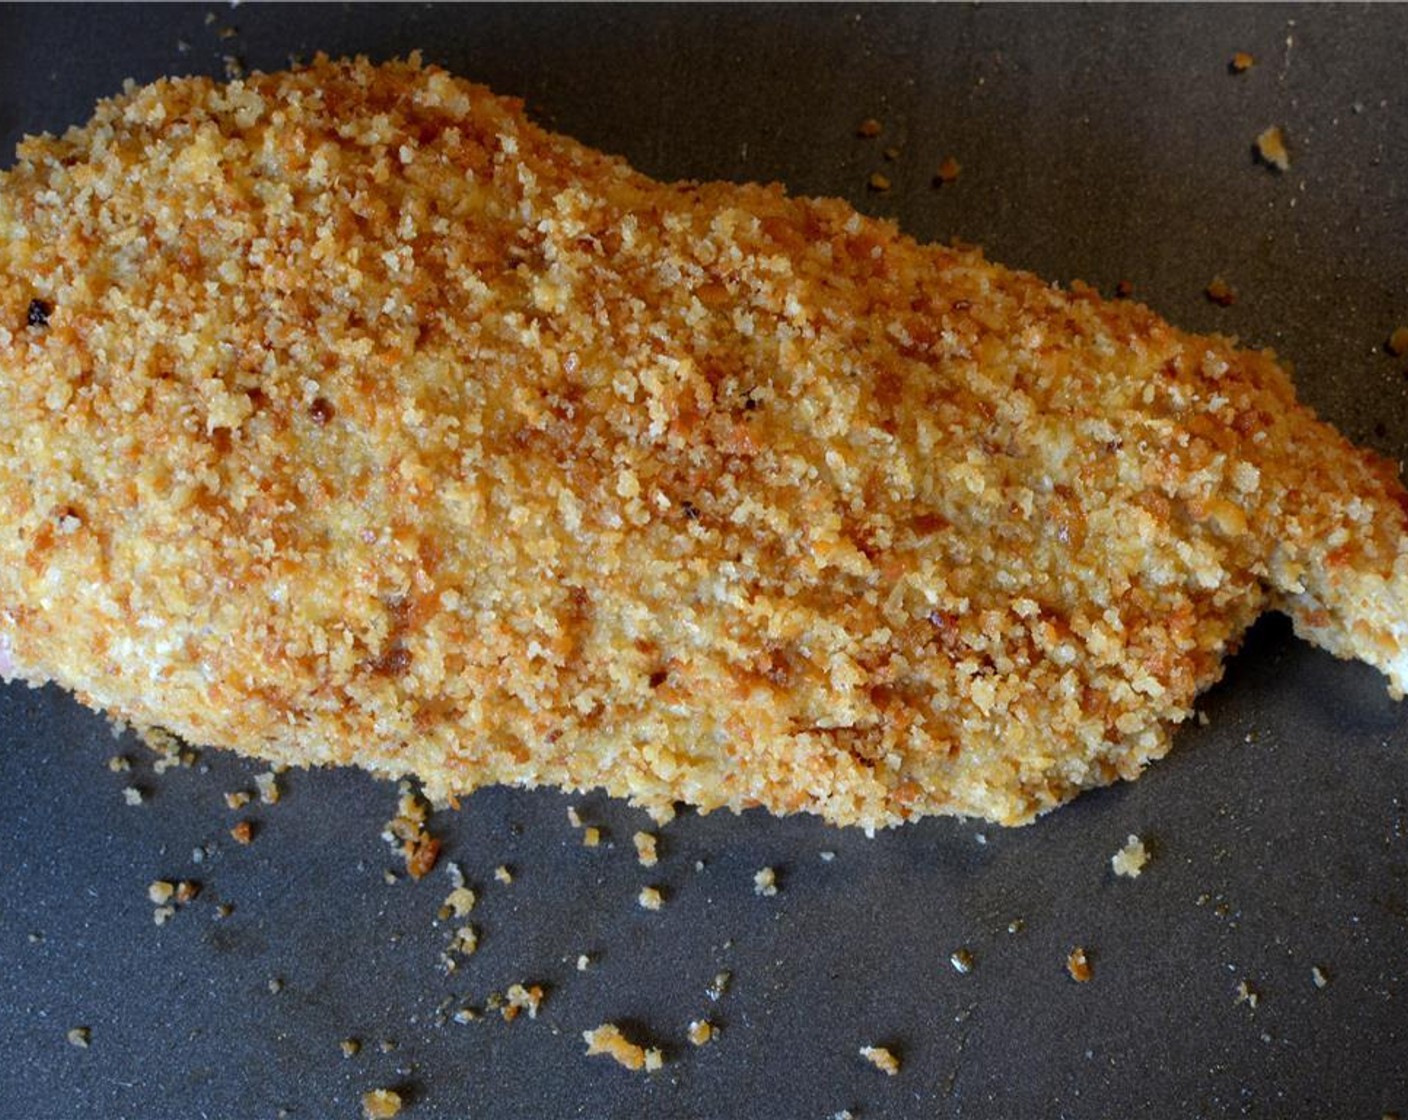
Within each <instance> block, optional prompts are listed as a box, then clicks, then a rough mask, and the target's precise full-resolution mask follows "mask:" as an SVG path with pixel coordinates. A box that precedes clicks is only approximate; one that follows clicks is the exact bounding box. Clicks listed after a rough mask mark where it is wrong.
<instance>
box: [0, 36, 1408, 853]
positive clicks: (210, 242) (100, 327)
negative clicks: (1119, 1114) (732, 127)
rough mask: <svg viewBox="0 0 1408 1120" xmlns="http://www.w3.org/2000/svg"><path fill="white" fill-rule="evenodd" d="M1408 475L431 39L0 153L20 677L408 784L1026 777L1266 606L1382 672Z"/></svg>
mask: <svg viewBox="0 0 1408 1120" xmlns="http://www.w3.org/2000/svg"><path fill="white" fill-rule="evenodd" d="M36 307H37V308H38V310H37V311H36V310H35V309H36ZM1403 499H1404V492H1403V490H1402V488H1401V487H1400V485H1399V483H1398V481H1397V479H1396V477H1395V471H1394V468H1393V467H1392V466H1391V465H1390V464H1388V463H1387V462H1385V461H1382V460H1380V459H1377V458H1376V457H1374V456H1373V455H1371V454H1369V453H1366V452H1360V451H1356V450H1355V449H1353V448H1352V447H1351V446H1350V445H1349V444H1348V443H1347V442H1346V441H1345V440H1344V439H1342V438H1341V437H1340V436H1339V435H1337V434H1336V433H1335V432H1334V431H1333V430H1332V429H1330V428H1329V427H1328V426H1326V425H1324V424H1321V423H1319V422H1317V421H1316V420H1315V418H1314V417H1313V415H1312V414H1311V413H1310V412H1309V410H1307V409H1305V408H1303V407H1301V406H1299V405H1298V404H1297V403H1296V401H1295V399H1294V395H1293V392H1292V388H1291V383H1290V381H1289V379H1288V378H1287V376H1286V375H1285V373H1284V372H1283V371H1282V370H1281V369H1280V367H1278V366H1277V365H1276V363H1275V361H1274V360H1273V358H1272V357H1271V355H1269V354H1267V353H1253V352H1247V351H1240V350H1237V349H1235V348H1234V347H1233V346H1232V345H1231V344H1230V343H1228V342H1226V341H1223V340H1220V339H1217V338H1202V337H1196V336H1192V335H1188V334H1184V333H1182V332H1179V331H1177V330H1175V329H1173V328H1172V327H1170V326H1168V325H1167V324H1166V323H1164V322H1163V321H1162V320H1160V319H1159V318H1158V317H1157V316H1155V315H1154V314H1153V313H1151V312H1150V311H1149V310H1147V309H1146V308H1144V307H1142V306H1139V305H1138V304H1135V303H1131V302H1129V301H1119V302H1105V301H1102V300H1101V299H1099V298H1098V296H1097V295H1096V294H1095V293H1093V292H1092V291H1090V290H1089V289H1081V290H1078V291H1074V292H1065V291H1061V290H1060V289H1058V288H1056V287H1053V286H1051V285H1049V284H1046V283H1044V282H1043V281H1041V280H1039V279H1038V278H1036V277H1034V276H1030V275H1027V274H1024V273H1020V272H1013V271H1009V270H1007V269H1004V268H1001V267H998V266H995V265H992V264H989V263H988V262H986V261H985V260H983V258H982V256H981V255H980V254H979V253H978V252H976V251H973V250H970V249H954V248H944V247H940V246H932V245H919V244H916V243H915V242H914V241H912V240H910V239H909V238H906V237H904V236H902V235H901V234H900V233H899V232H898V231H897V229H896V228H895V227H894V226H893V225H892V224H890V223H887V222H882V221H875V220H871V219H867V218H864V217H862V216H860V215H859V214H857V213H856V212H855V211H854V210H853V209H852V208H851V207H849V206H847V205H846V204H844V203H842V202H839V201H834V200H809V199H794V198H789V197H788V196H787V195H786V194H785V193H784V192H783V191H782V190H781V189H780V188H778V187H763V186H739V185H733V184H725V183H706V184H695V183H678V184H661V183H657V182H654V181H652V180H650V179H647V178H645V177H644V176H641V175H639V174H637V173H635V172H633V171H632V170H631V169H630V168H629V167H627V166H626V165H625V164H623V163H622V162H620V161H619V160H616V159H612V158H610V157H608V156H605V155H602V154H600V153H598V152H595V151H592V150H590V149H588V148H585V147H583V146H582V145H580V144H577V143H575V142H573V141H571V140H569V139H566V138H563V137H560V136H554V135H552V134H550V133H547V132H545V131H543V130H542V129H540V128H538V127H537V126H535V125H533V124H531V123H530V122H529V121H528V120H527V119H526V117H525V116H524V114H523V112H522V110H521V107H520V106H519V105H518V103H516V102H514V101H510V100H506V99H502V98H498V97H495V96H493V95H492V94H491V93H490V92H489V91H488V90H486V89H484V88H482V87H480V86H476V85H472V84H470V83H468V82H464V81H460V80H458V79H456V78H453V77H451V76H450V75H449V74H447V73H445V72H444V71H442V70H438V69H435V68H423V67H421V65H420V64H419V62H418V61H416V60H414V59H413V60H412V61H411V62H409V63H394V64H389V65H385V66H372V65H370V64H368V63H366V62H362V61H358V62H349V63H336V62H329V61H327V60H323V59H320V60H318V61H317V62H316V63H315V64H314V65H312V66H311V67H309V68H307V69H304V70H299V71H295V72H291V73H279V74H270V75H261V74H254V75H251V76H249V77H248V78H247V79H244V80H241V81H234V82H231V83H229V84H228V85H220V84H216V83H213V82H211V81H208V80H205V79H181V80H171V81H162V82H158V83H156V84H154V85H151V86H147V87H143V88H135V87H133V88H130V89H129V90H128V91H127V92H125V93H124V94H123V95H122V96H120V97H118V98H116V99H114V100H111V101H107V102H104V103H102V104H101V105H100V106H99V107H98V110H97V113H96V116H95V117H94V119H93V121H92V122H91V123H89V124H88V125H87V126H86V127H84V128H81V129H76V130H73V131H70V132H69V133H68V134H66V135H65V136H64V137H63V138H60V139H54V138H52V137H41V138H38V139H32V140H28V141H26V142H25V143H24V144H23V145H22V147H21V149H20V158H19V162H18V164H17V165H16V166H15V167H14V169H13V170H11V171H10V172H7V173H6V174H5V175H4V177H3V180H0V650H2V651H3V659H0V660H2V661H3V663H0V669H3V670H4V675H5V676H6V677H15V676H18V677H22V678H23V679H26V680H29V681H31V682H40V681H46V680H54V681H58V682H60V683H61V684H63V685H64V686H65V687H67V688H69V689H71V690H73V691H74V692H75V693H76V694H77V695H78V696H79V697H80V698H81V699H82V700H83V701H84V702H85V703H88V704H90V705H92V706H95V707H98V708H102V709H105V710H107V711H109V712H111V713H113V714H114V715H116V716H119V717H121V718H123V719H125V720H128V721H130V722H131V723H133V724H135V725H138V726H161V727H165V728H168V729H170V730H171V731H173V732H175V733H177V734H179V735H180V736H182V737H183V738H185V739H186V740H188V741H191V742H195V743H204V744H215V745H221V746H227V747H233V748H236V749H238V750H241V751H244V752H247V753H251V754H256V755H260V756H263V757H265V758H267V759H269V760H271V761H274V762H278V763H294V764H318V763H358V764H361V765H363V766H367V767H369V768H371V769H373V770H375V771H377V772H380V773H383V774H396V775H400V774H412V773H414V774H417V775H419V776H420V778H421V779H422V780H423V781H424V783H425V787H426V789H427V791H428V793H429V794H430V795H431V796H432V797H433V798H435V799H443V798H447V797H448V796H450V795H452V794H455V793H459V792H465V791H468V790H471V789H474V788H475V787H477V786H481V785H483V784H485V783H489V782H511V783H517V784H521V785H537V784H553V785H559V786H563V787H565V788H568V789H576V790H581V789H587V788H590V787H603V788H605V789H607V790H609V791H611V792H612V793H615V794H618V795H624V796H629V797H631V798H633V799H634V800H635V801H636V802H638V803H642V804H645V805H647V806H653V807H657V808H661V807H666V806H668V805H669V804H670V803H671V802H672V801H673V800H674V799H681V800H685V801H688V802H692V803H693V804H695V805H698V806H700V807H701V808H703V809H706V810H707V809H713V808H717V807H721V806H727V807H730V808H734V809H738V808H743V807H746V806H751V805H764V806H767V807H768V808H770V809H772V810H773V811H775V812H780V813H785V812H794V811H809V812H815V813H819V814H821V815H823V816H824V817H826V818H827V819H829V820H831V821H834V822H838V823H845V824H861V825H864V826H867V827H875V826H885V825H892V824H895V823H898V822H900V821H903V820H906V819H909V818H911V817H915V816H922V815H925V814H931V813H962V814H973V815H977V816H981V817H989V818H992V819H995V820H998V821H1003V822H1007V823H1018V822H1023V821H1027V820H1030V819H1031V818H1032V817H1033V816H1034V815H1035V814H1037V813H1039V812H1041V811H1043V810H1045V809H1048V808H1050V807H1052V806H1053V805H1056V804H1058V803H1060V802H1062V801H1064V800H1066V799H1067V798H1069V797H1071V796H1072V795H1074V794H1075V793H1076V792H1078V791H1079V790H1081V789H1084V788H1086V787H1089V786H1095V785H1101V784H1104V783H1107V782H1111V781H1114V780H1115V779H1117V778H1120V777H1125V778H1131V777H1134V776H1135V775H1137V774H1138V773H1139V772H1140V770H1141V768H1142V767H1143V766H1144V764H1145V763H1146V762H1147V761H1149V760H1150V759H1152V758H1156V757H1158V756H1160V755H1162V754H1163V753H1164V752H1165V751H1166V750H1167V749H1168V745H1169V734H1170V728H1171V726H1172V725H1174V724H1176V723H1178V722H1180V721H1181V720H1183V719H1185V718H1187V717H1188V716H1189V715H1190V714H1191V711H1192V704H1193V700H1194V697H1195V696H1196V695H1197V693H1198V692H1199V690H1200V689H1202V688H1205V687H1206V686H1207V685H1209V684H1210V683H1212V682H1213V681H1214V680H1216V679H1217V677H1218V676H1219V674H1220V671H1221V670H1220V664H1221V660H1222V658H1223V656H1224V655H1225V654H1226V653H1227V652H1228V651H1229V650H1230V649H1231V648H1232V647H1233V646H1234V645H1235V644H1236V642H1237V641H1238V639H1239V637H1240V636H1241V634H1242V632H1243V631H1244V630H1245V629H1246V627H1247V626H1248V625H1249V624H1250V623H1251V621H1252V620H1253V619H1254V618H1255V617H1256V616H1257V615H1258V614H1259V613H1260V612H1262V611H1263V610H1265V609H1267V608H1268V607H1274V606H1279V607H1282V608H1284V609H1287V610H1288V611H1289V612H1290V613H1291V615H1292V617H1293V618H1294V619H1295V622H1296V626H1297V628H1298V629H1299V631H1300V632H1301V633H1302V634H1304V635H1306V636H1308V637H1309V638H1311V639H1312V640H1314V641H1316V642H1318V643H1320V644H1322V645H1324V646H1326V647H1327V648H1329V649H1331V650H1333V651H1334V652H1336V653H1338V654H1341V655H1346V656H1358V657H1363V658H1365V659H1366V660H1369V661H1370V662H1372V663H1373V664H1375V665H1378V666H1379V667H1380V668H1381V669H1383V670H1384V671H1385V672H1387V673H1388V674H1389V676H1390V678H1391V681H1392V685H1393V687H1394V689H1395V691H1401V690H1402V689H1403V687H1404V686H1405V684H1408V659H1405V654H1404V643H1405V641H1408V632H1405V611H1404V603H1405V589H1408V555H1405V551H1404V532H1403V530H1404V520H1405V518H1404V512H1403V506H1402V501H1403Z"/></svg>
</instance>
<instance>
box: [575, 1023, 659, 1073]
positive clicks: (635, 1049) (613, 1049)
mask: <svg viewBox="0 0 1408 1120" xmlns="http://www.w3.org/2000/svg"><path fill="white" fill-rule="evenodd" d="M582 1041H583V1042H585V1043H586V1044H587V1057H589V1058H590V1057H593V1056H595V1055H597V1054H606V1055H607V1056H609V1057H611V1058H614V1059H616V1061H617V1062H618V1063H619V1064H621V1065H623V1066H625V1067H626V1068H627V1069H634V1070H638V1069H646V1070H657V1069H659V1068H660V1066H661V1064H662V1062H663V1055H662V1054H661V1053H660V1051H659V1050H656V1049H650V1050H647V1049H646V1048H645V1047H643V1046H638V1045H637V1044H636V1043H634V1042H631V1041H630V1040H629V1039H627V1038H626V1036H625V1035H623V1034H622V1033H621V1029H620V1028H619V1027H617V1026H616V1024H615V1023H603V1024H602V1025H601V1026H599V1027H597V1028H595V1029H594V1030H590V1031H583V1032H582Z"/></svg>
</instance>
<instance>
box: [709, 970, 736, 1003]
mask: <svg viewBox="0 0 1408 1120" xmlns="http://www.w3.org/2000/svg"><path fill="white" fill-rule="evenodd" d="M732 980H733V973H731V972H720V973H718V974H717V975H716V976H715V977H714V979H713V980H711V981H710V982H709V986H708V987H707V988H705V989H704V994H705V995H706V996H708V997H709V998H710V999H711V1000H713V1001H714V1002H715V1003H718V1002H719V1000H720V999H722V998H723V994H724V993H725V992H726V991H728V986H729V983H730V982H731V981H732Z"/></svg>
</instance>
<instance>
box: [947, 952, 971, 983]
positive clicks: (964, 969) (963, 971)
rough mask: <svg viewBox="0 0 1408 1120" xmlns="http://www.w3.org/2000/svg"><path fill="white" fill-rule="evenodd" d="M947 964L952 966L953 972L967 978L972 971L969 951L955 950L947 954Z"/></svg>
mask: <svg viewBox="0 0 1408 1120" xmlns="http://www.w3.org/2000/svg"><path fill="white" fill-rule="evenodd" d="M948 963H949V964H951V965H953V971H954V972H957V973H959V974H960V975H963V976H967V975H968V973H970V972H972V971H973V954H972V952H971V950H969V949H964V948H959V949H955V950H954V951H953V952H952V953H950V954H949V958H948Z"/></svg>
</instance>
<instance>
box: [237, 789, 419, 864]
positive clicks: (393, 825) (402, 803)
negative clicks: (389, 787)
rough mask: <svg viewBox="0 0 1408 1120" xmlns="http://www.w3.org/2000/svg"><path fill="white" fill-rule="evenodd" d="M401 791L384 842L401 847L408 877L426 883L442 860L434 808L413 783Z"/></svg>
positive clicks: (386, 828)
mask: <svg viewBox="0 0 1408 1120" xmlns="http://www.w3.org/2000/svg"><path fill="white" fill-rule="evenodd" d="M397 788H398V790H399V791H400V794H401V797H400V800H399V801H398V802H397V806H396V815H395V816H394V817H392V818H391V819H390V820H389V821H387V822H386V827H385V829H383V830H382V834H381V835H382V839H384V840H386V842H387V843H389V844H392V845H393V846H395V845H398V844H399V850H400V852H401V855H402V857H403V858H404V859H405V861H406V871H407V873H408V874H409V875H410V877H411V878H412V879H423V878H424V877H425V876H426V875H428V874H430V872H431V870H432V869H433V868H434V867H435V861H436V860H437V859H439V858H440V840H439V839H438V838H436V837H434V836H432V835H430V833H429V832H428V831H426V827H425V825H426V821H427V819H428V818H429V816H430V806H429V805H428V804H426V802H425V800H424V799H423V798H421V797H420V796H418V795H417V794H416V793H415V792H414V791H413V790H412V789H411V785H410V783H409V782H401V783H400V784H399V785H398V787H397ZM261 793H262V790H261Z"/></svg>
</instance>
